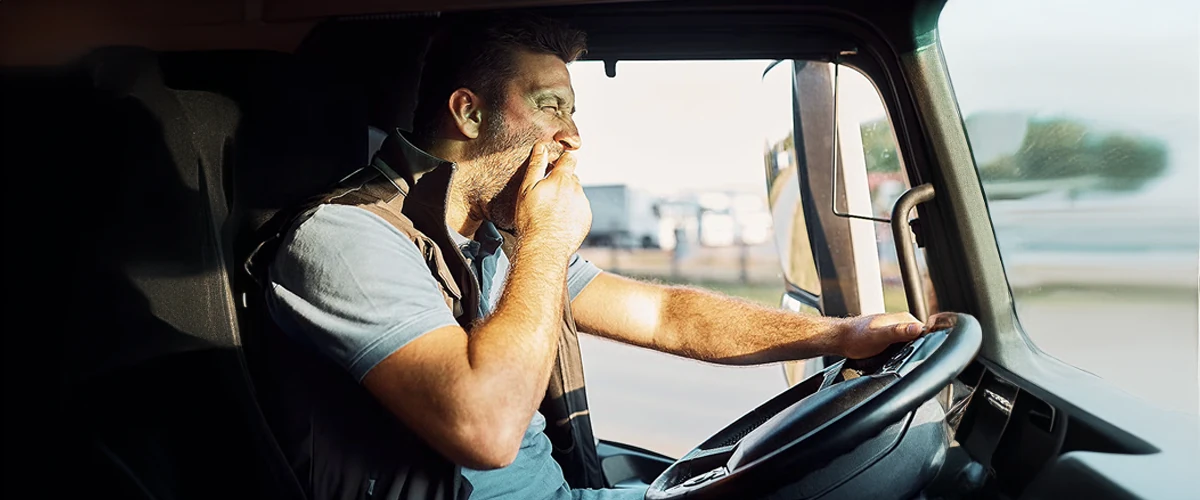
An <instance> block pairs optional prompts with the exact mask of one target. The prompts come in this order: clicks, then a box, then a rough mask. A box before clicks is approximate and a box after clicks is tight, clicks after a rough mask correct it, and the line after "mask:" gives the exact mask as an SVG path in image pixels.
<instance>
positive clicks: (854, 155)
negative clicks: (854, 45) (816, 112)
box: [835, 66, 937, 313]
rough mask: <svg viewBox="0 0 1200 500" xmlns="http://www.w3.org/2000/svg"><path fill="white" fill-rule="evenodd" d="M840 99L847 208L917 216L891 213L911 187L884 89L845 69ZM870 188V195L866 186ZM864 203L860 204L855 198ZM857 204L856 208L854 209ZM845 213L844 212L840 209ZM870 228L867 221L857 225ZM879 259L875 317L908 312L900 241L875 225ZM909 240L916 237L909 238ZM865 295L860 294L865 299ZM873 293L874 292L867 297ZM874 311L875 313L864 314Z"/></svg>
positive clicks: (930, 299) (922, 267)
mask: <svg viewBox="0 0 1200 500" xmlns="http://www.w3.org/2000/svg"><path fill="white" fill-rule="evenodd" d="M835 75H836V77H835V81H836V85H837V100H838V108H837V109H838V144H839V150H838V151H839V153H841V156H840V158H841V160H842V161H841V165H840V166H839V168H840V169H844V174H843V180H844V182H846V189H847V193H846V197H847V201H846V203H847V208H848V209H849V210H850V213H853V214H856V215H868V216H870V217H873V218H875V219H878V220H891V219H892V218H893V217H897V216H905V215H907V216H908V217H909V218H910V219H912V218H915V216H916V215H915V213H913V214H894V213H893V212H892V209H893V207H894V206H895V204H896V201H897V200H899V199H900V196H901V195H903V194H904V193H905V192H907V191H908V190H909V188H911V187H912V184H911V183H910V182H909V179H908V174H907V172H906V171H905V168H904V158H903V156H902V155H901V154H900V147H899V145H898V144H897V141H896V134H895V132H894V130H893V128H892V122H891V119H890V118H889V117H888V114H887V110H886V108H885V106H884V102H883V99H882V97H881V96H880V94H879V90H878V89H877V88H876V87H875V85H874V84H873V83H872V82H871V81H870V80H869V79H868V78H867V77H866V75H864V74H862V73H861V72H860V71H858V70H856V69H854V68H852V67H846V66H842V67H841V68H835ZM864 183H865V192H864V191H863V184H864ZM856 197H857V198H859V199H858V200H855V198H856ZM851 204H853V208H850V206H851ZM839 209H840V208H839ZM858 223H859V224H862V225H864V226H865V225H866V224H865V221H861V222H858ZM871 226H872V229H873V233H874V238H875V244H876V256H877V257H878V261H879V268H878V276H879V281H880V289H881V290H882V310H878V311H873V312H899V311H908V310H909V305H908V301H907V299H906V298H905V291H904V285H903V281H902V280H901V274H900V263H899V260H898V258H897V254H896V241H895V239H894V237H893V235H892V228H891V226H890V225H889V224H887V223H881V222H878V221H876V222H874V223H873V224H871ZM908 236H909V238H914V237H915V235H913V234H912V233H911V231H910V232H909V233H908ZM915 248H916V256H917V265H918V267H919V270H918V272H919V273H920V275H921V278H922V282H923V284H924V292H925V300H926V302H927V305H928V307H929V310H930V312H931V313H932V312H934V311H936V310H937V300H936V294H934V293H933V285H932V283H930V282H929V271H928V268H927V266H926V262H925V257H924V252H923V251H922V250H921V248H920V247H919V246H917V247H915ZM862 293H864V292H863V291H862V290H860V294H862ZM867 293H871V292H867ZM863 312H864V313H865V312H872V311H863Z"/></svg>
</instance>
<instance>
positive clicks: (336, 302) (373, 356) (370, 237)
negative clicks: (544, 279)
mask: <svg viewBox="0 0 1200 500" xmlns="http://www.w3.org/2000/svg"><path fill="white" fill-rule="evenodd" d="M450 234H451V235H452V236H455V237H456V238H455V239H456V243H457V245H458V247H459V251H460V252H462V253H463V256H464V257H466V258H467V259H468V261H469V262H470V263H471V269H472V272H474V273H475V275H476V277H477V278H479V283H480V293H481V295H480V301H479V302H480V311H479V312H480V317H486V316H487V315H488V314H490V313H491V312H492V311H493V310H494V309H495V307H496V304H497V302H498V301H499V300H500V296H501V294H502V293H503V290H504V280H505V278H506V277H507V275H508V266H509V263H508V258H507V257H506V256H505V255H504V252H502V251H501V250H500V245H501V243H502V240H501V236H500V234H499V232H497V231H496V229H495V227H494V226H492V225H491V224H490V223H485V224H484V225H483V226H482V227H481V228H480V230H479V231H478V232H476V234H475V239H474V240H472V239H468V238H465V237H462V236H461V235H459V234H457V233H456V232H455V231H450ZM599 273H600V270H599V269H598V268H596V266H594V265H592V264H591V263H590V262H588V261H586V260H584V259H582V258H580V257H579V255H575V256H573V257H572V258H571V262H570V267H569V268H568V271H567V288H568V292H569V293H570V297H571V299H572V300H573V299H574V298H575V297H576V296H578V295H579V293H580V292H581V291H582V290H583V289H584V287H586V286H587V285H588V283H590V282H591V281H592V279H593V278H595V277H596V276H597V275H598V274H599ZM269 281H270V282H269V286H268V293H267V304H268V308H269V310H270V313H271V316H272V318H274V320H275V321H276V322H277V323H278V324H279V325H280V327H281V328H282V329H283V330H284V331H285V332H286V333H287V334H288V335H290V336H291V337H292V338H294V339H295V340H297V341H299V342H301V343H303V344H306V345H308V346H310V347H312V348H314V349H316V350H317V351H319V352H321V353H322V354H324V355H326V356H328V357H329V358H330V359H332V360H333V361H335V362H336V363H338V364H339V365H340V366H341V367H342V368H344V369H345V370H346V371H347V372H349V373H350V374H351V375H352V376H354V377H355V379H357V380H360V381H361V380H362V378H363V377H364V376H365V375H366V374H367V372H369V371H370V370H371V369H372V368H374V367H375V365H376V364H378V363H379V362H380V361H382V360H383V359H384V358H386V357H388V356H389V355H390V354H392V353H393V352H396V351H397V350H399V349H401V348H403V347H404V346H405V345H407V344H408V343H409V342H412V341H413V340H415V339H417V338H418V337H420V336H421V335H424V334H425V333H428V332H430V331H433V330H436V329H438V328H442V327H445V326H450V325H456V324H458V323H457V322H456V321H455V319H454V315H453V313H452V312H451V311H450V309H449V308H448V307H446V302H445V300H444V299H443V297H442V293H441V291H440V288H439V286H438V284H437V282H435V281H434V278H433V276H432V275H431V274H430V272H429V267H428V265H427V264H426V263H425V259H424V258H423V257H422V256H421V253H420V251H419V250H418V249H417V246H416V245H415V244H414V243H413V242H412V241H411V240H409V239H408V237H407V236H405V235H404V234H403V233H401V232H400V231H398V230H396V228H395V227H393V226H392V225H391V224H389V223H388V222H386V221H385V220H383V219H382V218H380V217H379V216H377V215H375V214H373V213H370V212H368V211H366V210H363V209H361V208H357V207H352V206H344V205H322V206H320V207H318V208H317V209H316V210H315V211H314V212H313V213H312V214H311V215H310V216H309V217H308V218H307V219H305V220H304V221H302V222H300V223H299V224H298V225H297V226H296V227H295V228H293V230H292V231H291V232H290V233H289V234H288V235H287V237H286V238H285V239H284V241H283V243H282V245H281V248H280V250H279V254H278V255H277V256H276V258H275V260H274V262H273V264H272V266H271V269H270V275H269ZM545 427H546V419H545V418H544V417H543V416H542V415H541V413H536V412H535V413H534V415H533V419H532V420H531V421H530V424H529V428H528V429H526V431H525V437H524V439H523V440H522V442H521V449H520V451H518V453H517V458H516V460H515V461H514V462H513V463H512V465H510V466H508V467H505V468H502V469H495V470H489V471H477V470H471V469H466V468H464V469H463V476H464V477H466V478H467V480H468V481H470V482H471V485H472V487H473V488H474V492H473V493H472V495H471V498H472V499H473V500H474V499H500V498H503V499H514V500H543V499H544V500H569V499H588V500H633V499H639V500H640V499H641V498H642V497H643V494H644V491H643V490H640V489H635V490H574V491H572V490H570V489H569V488H568V487H567V484H566V482H565V480H564V479H563V474H562V469H560V468H559V466H558V463H557V462H555V461H554V459H553V458H552V457H551V456H550V451H551V445H550V440H549V439H548V438H547V437H546V435H545V434H543V433H542V430H543V429H545Z"/></svg>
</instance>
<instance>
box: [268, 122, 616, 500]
mask: <svg viewBox="0 0 1200 500" xmlns="http://www.w3.org/2000/svg"><path fill="white" fill-rule="evenodd" d="M416 151H417V150H416V149H415V147H414V146H412V145H411V144H409V143H408V142H407V140H406V139H405V138H403V137H401V136H400V135H399V133H398V132H393V133H392V134H390V135H389V136H388V138H387V139H386V140H385V141H384V144H383V146H382V147H381V148H380V151H379V152H378V153H377V154H376V155H375V158H374V159H372V162H371V165H369V166H366V167H363V168H361V169H359V170H357V171H355V172H354V173H352V174H350V175H349V176H347V177H346V178H345V179H343V180H342V181H340V182H339V183H338V184H337V185H336V186H335V187H334V188H333V189H332V190H330V191H328V192H327V193H325V194H322V195H320V196H316V197H314V198H312V199H311V200H310V201H309V202H308V203H305V204H303V205H302V206H300V207H297V208H296V209H295V210H293V211H291V212H289V213H290V214H292V215H285V216H277V217H276V219H277V220H282V221H284V222H283V223H282V224H279V225H278V226H277V227H278V228H279V230H278V231H276V232H275V235H274V236H273V237H272V238H270V239H268V240H267V241H265V242H263V243H262V244H261V245H259V247H258V248H257V249H256V250H255V251H254V252H253V253H252V254H251V255H250V257H249V258H248V259H247V261H246V266H245V267H246V270H247V272H249V273H250V274H251V275H252V276H254V277H255V281H256V282H258V283H265V282H266V281H265V280H264V279H263V278H264V277H265V276H266V274H265V273H266V272H267V269H268V268H269V266H270V259H271V258H272V257H274V255H275V253H276V252H277V251H278V245H279V242H280V240H281V239H282V236H283V234H284V233H285V231H288V230H291V229H292V228H293V227H294V225H295V223H296V222H297V221H298V220H300V219H302V218H303V217H304V216H305V215H307V214H309V213H311V211H312V210H315V209H316V207H317V206H319V205H322V204H339V205H349V206H356V207H359V208H362V209H364V210H367V211H369V212H371V213H373V214H375V215H377V216H379V217H380V218H382V219H383V220H385V221H387V222H388V223H389V224H391V225H392V226H393V227H395V228H396V229H397V230H398V231H399V232H400V233H402V234H403V235H405V236H406V237H407V238H409V239H410V240H412V242H413V243H414V244H416V246H417V248H418V249H419V250H420V252H421V255H423V256H424V258H425V263H426V265H427V266H428V267H429V272H430V274H431V275H432V276H433V277H434V279H435V281H436V282H437V283H438V285H439V287H440V288H441V292H442V295H443V298H444V299H445V301H446V305H447V307H449V308H450V309H451V311H453V312H454V316H455V319H456V320H457V322H458V323H459V325H461V326H462V328H463V329H464V330H465V331H466V332H467V334H468V335H470V334H471V329H472V327H473V326H474V324H475V323H476V322H477V321H478V320H479V319H480V318H479V317H478V311H479V301H480V300H481V297H480V290H479V283H478V280H477V278H476V277H475V275H474V274H473V273H472V272H471V270H470V265H469V263H468V262H466V260H465V259H464V258H463V257H462V254H461V253H460V252H459V251H458V248H457V246H456V245H455V243H454V240H453V239H452V238H451V237H450V233H449V228H447V226H446V222H445V220H446V219H445V213H446V196H447V193H448V191H449V186H450V180H451V178H452V177H453V175H454V170H455V166H454V165H453V164H450V163H448V162H442V164H441V165H439V166H437V167H436V168H434V169H432V170H430V171H428V172H425V173H424V174H423V175H421V176H420V177H419V180H416V181H414V178H415V176H414V175H413V172H414V171H415V170H416V169H415V167H416V166H415V165H411V163H412V158H413V155H414V152H416ZM421 154H423V153H421ZM563 293H564V296H565V295H566V294H567V290H566V286H565V284H564V287H563ZM258 295H259V296H260V297H259V300H261V299H262V294H261V293H259V294H258ZM262 309H263V308H261V307H260V308H259V310H262ZM259 316H260V319H259V323H261V327H260V328H259V329H258V331H260V332H261V333H262V335H261V336H262V338H261V339H256V343H258V344H260V346H259V348H258V349H256V350H255V351H256V352H252V351H251V350H250V349H247V358H248V361H249V364H251V365H255V364H257V365H258V366H257V367H254V366H252V367H251V368H252V370H251V371H252V373H253V374H254V376H255V381H256V386H258V387H259V389H260V390H259V391H258V399H259V401H260V404H261V405H262V407H263V411H264V414H265V415H266V417H267V419H268V422H269V423H270V424H271V426H272V430H273V432H274V433H275V434H276V438H277V439H278V441H279V443H280V447H281V448H282V449H283V451H284V455H285V457H286V458H287V459H288V461H289V463H290V464H291V466H292V469H293V470H294V471H295V473H296V475H297V477H298V479H299V480H300V482H301V484H302V485H304V486H305V489H306V490H307V493H308V494H309V498H312V499H314V500H325V499H336V500H353V499H364V498H370V499H376V498H378V499H387V500H400V499H404V500H418V499H420V500H435V499H436V500H443V499H445V500H465V499H466V498H467V497H469V496H470V492H471V488H470V485H469V484H468V482H467V481H466V480H465V479H464V478H463V477H462V474H461V471H460V468H459V467H458V466H457V465H455V464H454V463H452V462H450V461H449V460H447V459H445V458H444V457H442V456H441V455H440V454H439V453H437V452H436V451H435V450H434V449H433V448H432V447H430V446H429V445H428V444H426V443H425V442H424V441H423V440H422V439H421V438H420V437H419V436H417V435H416V434H415V433H414V432H412V431H411V430H410V429H408V428H407V427H406V426H405V425H404V424H403V423H402V422H401V421H400V420H399V419H397V418H396V417H395V416H394V415H393V414H392V413H391V412H389V411H388V410H386V409H385V408H384V407H383V406H382V405H381V404H380V403H379V402H378V400H376V399H375V398H374V397H373V396H372V395H371V394H370V393H369V392H368V391H367V390H366V389H365V388H364V387H362V385H361V384H359V383H358V382H357V381H355V380H354V379H353V378H352V377H351V376H350V375H349V374H348V373H346V372H345V370H343V369H342V368H341V367H339V366H337V365H335V364H334V363H333V362H332V361H330V360H328V359H326V358H325V357H324V356H321V355H319V354H318V353H316V352H314V351H313V350H311V349H309V348H307V346H306V345H300V344H299V343H298V342H296V341H295V340H294V339H291V338H290V337H288V336H287V335H285V334H284V333H283V332H282V331H280V330H279V328H278V327H277V326H276V325H275V324H274V322H273V321H271V320H270V319H269V317H267V315H265V314H259ZM247 340H249V339H247ZM249 344H250V343H249V342H248V345H249ZM540 411H541V413H542V414H543V415H544V416H545V417H546V430H545V434H546V435H547V437H549V439H550V442H551V444H552V445H553V453H552V454H553V457H554V459H555V460H556V461H558V463H559V465H560V466H561V467H562V470H563V474H564V476H565V477H566V480H567V483H568V484H569V485H570V486H571V487H572V488H603V487H605V486H606V485H605V481H604V476H603V471H602V470H601V468H600V460H599V457H598V455H597V453H596V446H595V438H594V436H593V434H592V428H591V420H590V416H589V415H588V407H587V395H586V391H585V388H584V380H583V363H582V361H581V359H580V354H579V339H578V333H577V331H576V329H575V322H574V320H573V319H572V318H571V308H570V302H569V300H564V308H563V314H562V321H561V335H560V336H559V342H558V358H557V362H556V363H555V366H554V368H553V370H552V372H551V377H550V383H549V386H548V387H547V390H546V397H545V399H544V400H543V402H542V404H541V408H540Z"/></svg>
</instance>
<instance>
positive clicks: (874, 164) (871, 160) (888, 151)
mask: <svg viewBox="0 0 1200 500" xmlns="http://www.w3.org/2000/svg"><path fill="white" fill-rule="evenodd" d="M859 129H860V131H861V132H862V144H863V154H864V155H866V162H867V172H873V173H892V172H899V171H900V154H899V152H898V151H896V137H895V135H893V134H892V124H891V123H890V122H888V119H887V118H882V119H879V120H876V121H873V122H870V123H864V124H862V126H861V127H859Z"/></svg>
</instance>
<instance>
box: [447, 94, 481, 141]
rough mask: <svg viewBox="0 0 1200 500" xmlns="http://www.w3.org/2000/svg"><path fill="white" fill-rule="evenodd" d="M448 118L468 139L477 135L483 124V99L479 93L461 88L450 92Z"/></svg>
mask: <svg viewBox="0 0 1200 500" xmlns="http://www.w3.org/2000/svg"><path fill="white" fill-rule="evenodd" d="M447 105H449V106H450V118H451V120H452V122H453V123H454V126H455V127H456V128H457V129H458V131H459V133H461V134H462V135H464V136H466V137H467V138H468V139H476V138H478V137H479V131H480V128H481V127H482V126H483V100H482V99H480V98H479V95H477V94H475V93H474V92H471V91H470V90H468V89H465V88H462V89H458V90H455V91H454V93H452V94H450V101H449V102H447Z"/></svg>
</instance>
